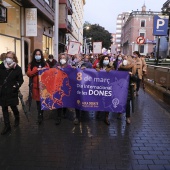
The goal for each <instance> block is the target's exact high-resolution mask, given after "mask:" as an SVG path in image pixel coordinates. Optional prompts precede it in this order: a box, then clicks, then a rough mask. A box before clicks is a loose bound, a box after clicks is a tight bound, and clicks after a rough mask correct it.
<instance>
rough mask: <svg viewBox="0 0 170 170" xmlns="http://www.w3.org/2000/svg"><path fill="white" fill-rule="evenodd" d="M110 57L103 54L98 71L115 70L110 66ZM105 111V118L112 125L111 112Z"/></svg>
mask: <svg viewBox="0 0 170 170" xmlns="http://www.w3.org/2000/svg"><path fill="white" fill-rule="evenodd" d="M109 63H110V59H109V56H107V55H102V56H101V59H100V61H99V64H98V67H97V68H96V70H97V71H100V70H105V71H107V72H109V71H111V70H114V68H113V67H112V66H110V64H109ZM99 113H100V112H97V117H98V115H99ZM104 113H105V120H104V122H105V123H106V124H107V125H110V121H109V112H104Z"/></svg>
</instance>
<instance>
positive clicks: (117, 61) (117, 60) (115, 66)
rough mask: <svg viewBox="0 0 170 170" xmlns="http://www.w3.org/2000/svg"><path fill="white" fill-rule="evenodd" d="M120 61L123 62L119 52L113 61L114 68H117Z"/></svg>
mask: <svg viewBox="0 0 170 170" xmlns="http://www.w3.org/2000/svg"><path fill="white" fill-rule="evenodd" d="M122 62H123V59H122V55H121V54H119V55H118V56H117V58H116V60H115V61H114V63H113V65H114V68H115V70H118V69H119V66H120V65H121V64H122Z"/></svg>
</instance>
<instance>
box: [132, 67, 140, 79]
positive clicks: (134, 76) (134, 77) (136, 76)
mask: <svg viewBox="0 0 170 170" xmlns="http://www.w3.org/2000/svg"><path fill="white" fill-rule="evenodd" d="M138 79H139V75H138V69H136V73H135V74H134V75H132V76H131V80H132V81H133V82H137V80H138Z"/></svg>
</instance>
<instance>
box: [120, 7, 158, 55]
mask: <svg viewBox="0 0 170 170" xmlns="http://www.w3.org/2000/svg"><path fill="white" fill-rule="evenodd" d="M158 14H161V13H160V12H154V11H151V10H149V11H146V6H145V5H143V6H142V10H141V11H138V10H137V11H132V12H131V13H130V15H129V17H128V19H127V20H126V21H125V23H124V25H123V26H122V34H121V49H122V52H123V53H124V54H129V55H132V53H133V51H139V52H140V53H141V54H142V55H147V54H148V53H151V52H153V51H154V49H155V46H156V38H155V37H154V36H153V17H154V15H158ZM139 36H140V37H143V38H144V40H145V41H144V43H143V44H138V42H137V38H138V37H139Z"/></svg>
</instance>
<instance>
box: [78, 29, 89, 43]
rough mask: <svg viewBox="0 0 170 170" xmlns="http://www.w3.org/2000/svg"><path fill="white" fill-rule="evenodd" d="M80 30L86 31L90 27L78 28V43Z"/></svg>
mask: <svg viewBox="0 0 170 170" xmlns="http://www.w3.org/2000/svg"><path fill="white" fill-rule="evenodd" d="M81 29H83V30H84V29H87V30H88V29H90V27H89V26H85V27H81V28H78V42H80V30H81Z"/></svg>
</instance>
